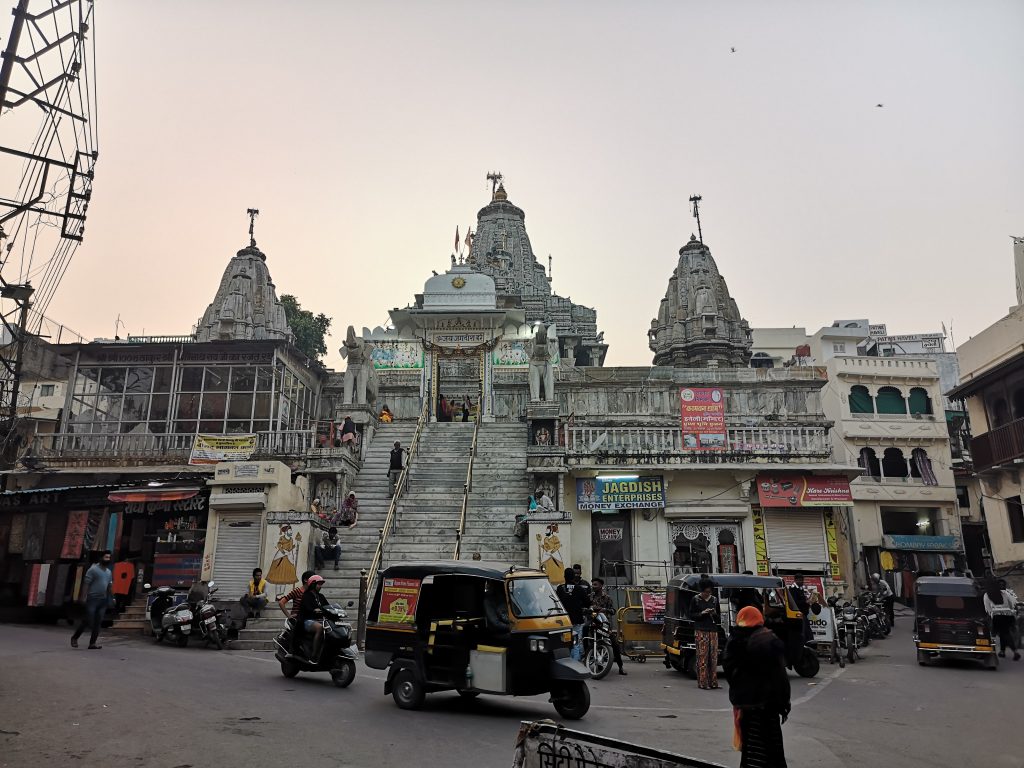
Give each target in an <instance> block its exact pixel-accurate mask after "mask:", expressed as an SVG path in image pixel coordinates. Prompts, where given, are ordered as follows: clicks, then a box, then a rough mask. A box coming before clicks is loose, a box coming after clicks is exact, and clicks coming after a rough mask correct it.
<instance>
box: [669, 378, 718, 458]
mask: <svg viewBox="0 0 1024 768" xmlns="http://www.w3.org/2000/svg"><path fill="white" fill-rule="evenodd" d="M679 403H680V409H681V412H682V423H683V450H684V451H724V450H725V449H726V447H727V441H726V434H725V393H724V392H723V391H722V390H721V389H719V388H718V387H693V388H691V387H683V389H681V390H679Z"/></svg>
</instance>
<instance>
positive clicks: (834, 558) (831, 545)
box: [825, 509, 842, 581]
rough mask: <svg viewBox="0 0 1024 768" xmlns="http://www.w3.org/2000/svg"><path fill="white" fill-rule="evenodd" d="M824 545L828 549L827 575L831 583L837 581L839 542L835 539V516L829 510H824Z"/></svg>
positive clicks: (838, 576)
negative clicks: (830, 578)
mask: <svg viewBox="0 0 1024 768" xmlns="http://www.w3.org/2000/svg"><path fill="white" fill-rule="evenodd" d="M825 544H826V546H827V547H828V567H829V571H830V573H829V575H830V576H831V577H832V580H833V581H839V579H840V577H841V576H842V574H841V573H840V572H839V542H838V540H837V539H836V515H835V513H834V512H833V511H832V510H831V509H826V510H825Z"/></svg>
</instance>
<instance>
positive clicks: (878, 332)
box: [868, 323, 889, 338]
mask: <svg viewBox="0 0 1024 768" xmlns="http://www.w3.org/2000/svg"><path fill="white" fill-rule="evenodd" d="M888 332H889V330H888V328H886V327H885V323H878V324H877V325H876V324H872V325H869V326H868V335H869V336H870V337H871V338H876V337H878V336H885V335H886V334H887V333H888Z"/></svg>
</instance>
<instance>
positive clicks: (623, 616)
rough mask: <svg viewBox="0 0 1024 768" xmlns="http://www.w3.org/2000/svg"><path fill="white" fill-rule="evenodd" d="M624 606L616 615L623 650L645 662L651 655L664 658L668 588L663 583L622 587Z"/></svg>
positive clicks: (639, 661)
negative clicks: (662, 641)
mask: <svg viewBox="0 0 1024 768" xmlns="http://www.w3.org/2000/svg"><path fill="white" fill-rule="evenodd" d="M618 589H620V590H621V591H622V594H623V600H622V607H621V608H619V610H618V611H617V612H616V614H615V618H616V619H617V620H618V638H619V646H620V647H621V648H622V653H623V655H625V656H628V657H629V659H630V660H631V661H635V662H638V663H640V664H643V663H644V662H646V661H647V657H648V656H657V657H658V658H661V656H662V655H663V653H662V651H661V645H660V643H661V627H662V625H663V624H664V623H665V588H664V587H661V586H642V587H641V586H627V587H618Z"/></svg>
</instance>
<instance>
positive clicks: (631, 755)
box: [512, 720, 723, 768]
mask: <svg viewBox="0 0 1024 768" xmlns="http://www.w3.org/2000/svg"><path fill="white" fill-rule="evenodd" d="M641 766H642V768H681V766H690V768H723V766H722V765H721V764H720V763H709V762H705V761H704V760H697V759H696V758H693V757H686V756H685V755H677V754H675V753H673V752H663V751H662V750H660V749H653V748H651V747H647V746H643V745H641V744H630V743H629V742H628V741H621V740H619V739H613V738H609V737H607V736H598V735H597V734H593V733H584V732H582V731H573V730H570V729H569V728H563V727H562V724H561V723H558V724H556V723H553V722H551V721H550V720H548V721H543V722H532V723H531V722H524V723H523V724H522V725H521V726H520V727H519V733H518V734H517V736H516V747H515V755H514V756H513V758H512V768H640V767H641Z"/></svg>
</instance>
